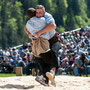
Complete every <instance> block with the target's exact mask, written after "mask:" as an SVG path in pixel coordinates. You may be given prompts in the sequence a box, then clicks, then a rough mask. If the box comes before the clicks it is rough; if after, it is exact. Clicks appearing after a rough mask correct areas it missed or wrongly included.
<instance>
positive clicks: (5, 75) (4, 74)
mask: <svg viewBox="0 0 90 90" xmlns="http://www.w3.org/2000/svg"><path fill="white" fill-rule="evenodd" d="M13 76H16V74H6V73H0V77H13Z"/></svg>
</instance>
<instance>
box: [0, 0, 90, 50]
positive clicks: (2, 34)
mask: <svg viewBox="0 0 90 90" xmlns="http://www.w3.org/2000/svg"><path fill="white" fill-rule="evenodd" d="M38 4H42V5H44V6H45V8H46V11H47V12H49V13H51V14H52V16H53V17H54V19H55V22H56V25H57V29H56V30H57V31H58V32H59V33H62V32H65V31H70V30H73V29H76V28H79V27H85V26H88V25H90V0H0V47H1V48H3V49H5V48H8V47H13V46H16V45H19V44H22V43H24V42H30V39H29V38H28V36H27V35H26V33H25V31H24V27H25V23H26V21H27V20H28V19H27V16H26V11H27V9H28V8H30V7H33V8H35V7H36V5H38Z"/></svg>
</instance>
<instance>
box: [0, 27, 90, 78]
mask: <svg viewBox="0 0 90 90" xmlns="http://www.w3.org/2000/svg"><path fill="white" fill-rule="evenodd" d="M60 44H61V47H60V49H59V51H58V57H57V61H58V67H59V69H58V70H57V72H56V74H74V75H76V76H78V75H81V74H82V73H84V74H86V76H87V75H88V74H90V30H89V29H87V28H81V29H80V30H79V31H71V32H67V33H61V34H60ZM31 47H32V43H26V42H25V43H24V44H23V45H22V46H21V47H19V48H15V47H14V48H8V49H5V50H2V49H0V73H15V68H16V67H22V68H23V73H24V74H26V75H30V74H32V68H35V70H36V72H37V69H39V70H40V71H41V68H40V66H39V64H38V62H37V60H36V59H35V57H34V56H33V54H32V48H31ZM36 74H37V73H36Z"/></svg>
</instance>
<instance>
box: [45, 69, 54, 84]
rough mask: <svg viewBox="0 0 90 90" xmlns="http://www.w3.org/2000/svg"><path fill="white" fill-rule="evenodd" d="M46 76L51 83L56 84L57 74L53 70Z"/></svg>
mask: <svg viewBox="0 0 90 90" xmlns="http://www.w3.org/2000/svg"><path fill="white" fill-rule="evenodd" d="M46 76H47V77H48V78H49V80H50V81H51V82H54V78H55V72H54V71H53V70H50V72H47V73H46Z"/></svg>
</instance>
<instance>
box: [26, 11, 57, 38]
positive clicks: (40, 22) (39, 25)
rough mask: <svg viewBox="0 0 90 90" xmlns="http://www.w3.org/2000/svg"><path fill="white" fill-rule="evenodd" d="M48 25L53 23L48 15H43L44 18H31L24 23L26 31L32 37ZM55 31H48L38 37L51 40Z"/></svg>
mask: <svg viewBox="0 0 90 90" xmlns="http://www.w3.org/2000/svg"><path fill="white" fill-rule="evenodd" d="M48 23H55V21H54V19H53V17H52V16H51V14H49V13H47V12H46V13H45V14H44V17H41V18H37V17H32V18H31V19H30V20H28V21H27V23H26V28H27V30H28V31H29V32H30V33H31V34H32V35H33V34H34V33H36V32H38V31H40V30H41V29H43V28H45V27H46V25H47V24H48ZM55 32H56V31H55V30H51V31H48V32H46V33H44V34H42V35H41V36H40V37H43V38H46V39H48V40H49V39H51V38H52V37H53V36H54V35H55Z"/></svg>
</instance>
